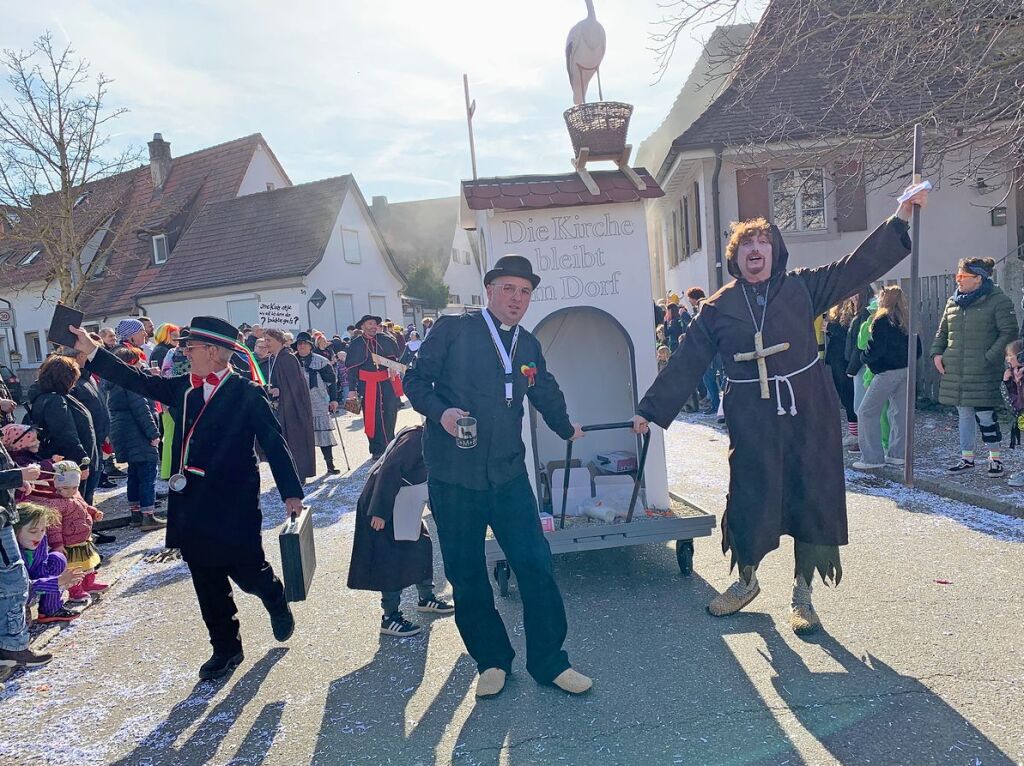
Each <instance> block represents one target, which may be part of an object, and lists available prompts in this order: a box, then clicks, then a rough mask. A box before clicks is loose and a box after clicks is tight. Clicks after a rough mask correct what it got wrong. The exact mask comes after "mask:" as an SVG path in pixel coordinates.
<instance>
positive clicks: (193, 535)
mask: <svg viewBox="0 0 1024 766" xmlns="http://www.w3.org/2000/svg"><path fill="white" fill-rule="evenodd" d="M89 366H90V369H91V370H92V371H93V372H95V373H97V374H98V375H99V376H100V377H102V378H104V379H105V380H109V381H111V382H113V383H116V384H118V385H119V386H123V387H124V388H127V389H129V390H131V391H134V392H135V393H137V394H140V395H141V396H144V397H146V398H147V399H154V400H156V401H158V402H162V403H163V404H166V405H170V406H171V412H172V413H173V417H174V443H173V445H172V450H171V456H172V457H171V467H172V472H174V473H177V472H178V471H179V469H180V465H179V464H180V462H181V441H182V434H183V433H184V432H185V431H186V430H190V429H192V427H193V426H194V431H193V437H192V442H191V447H190V450H189V460H188V468H191V469H193V470H187V469H186V470H185V471H184V473H185V475H186V477H187V480H188V484H187V486H186V487H185V489H184V491H183V492H171V493H170V494H169V495H168V498H167V514H168V519H167V547H169V548H180V549H181V554H182V557H183V558H184V559H185V561H187V562H188V563H190V564H196V565H198V566H231V565H235V564H262V563H263V561H264V554H263V545H262V542H261V538H260V530H261V527H262V523H263V514H262V513H261V512H260V472H259V464H258V463H257V461H256V451H255V449H254V443H255V442H257V441H258V442H259V444H260V447H261V448H262V450H263V452H264V453H265V454H266V456H267V462H269V463H270V470H271V472H272V473H273V474H274V480H275V481H276V482H277V488H278V490H279V491H280V493H281V498H282V499H285V498H289V497H300V498H301V497H303V492H302V483H301V482H300V481H299V478H298V476H296V474H295V465H294V464H293V462H292V456H291V453H290V452H289V451H288V445H287V444H286V443H285V441H284V437H283V436H282V434H281V426H280V425H279V424H278V422H277V418H275V417H274V413H273V411H272V410H271V409H270V402H269V401H268V400H267V395H266V392H265V391H264V390H263V388H262V387H260V386H258V385H257V384H255V383H253V382H252V381H250V380H245V379H243V378H241V377H240V376H238V375H236V374H229V375H228V376H227V377H225V378H224V380H223V381H222V382H221V383H220V385H219V386H218V387H217V390H216V393H215V394H214V395H213V396H212V397H211V398H210V400H209V402H208V404H207V406H206V408H205V410H203V406H202V396H201V395H200V394H195V393H193V394H192V395H191V396H190V397H189V399H188V407H187V412H184V413H183V409H186V408H184V407H183V405H184V403H185V401H186V396H187V395H188V394H190V393H191V392H193V391H200V390H201V389H193V388H192V383H191V380H190V379H189V376H188V375H177V376H175V377H172V378H160V377H154V376H152V375H149V374H147V373H144V372H142V371H140V370H138V369H135V368H132V367H128V366H127V365H126V364H123V363H121V361H120V360H118V359H117V357H115V356H113V355H112V354H111V353H109V352H107V351H104V350H103V349H100V350H98V351H97V352H96V357H95V358H94V359H93V361H92V362H90V364H89ZM197 399H198V401H197ZM201 410H202V411H203V415H202V417H201V418H200V419H199V421H198V423H196V416H197V414H198V413H199V412H200V411H201ZM183 418H184V423H183V422H182V420H183Z"/></svg>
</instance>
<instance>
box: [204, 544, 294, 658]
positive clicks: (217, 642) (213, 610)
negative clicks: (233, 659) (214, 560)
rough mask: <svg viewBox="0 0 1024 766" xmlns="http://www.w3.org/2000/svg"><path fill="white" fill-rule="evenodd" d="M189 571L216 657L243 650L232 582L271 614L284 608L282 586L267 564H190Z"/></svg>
mask: <svg viewBox="0 0 1024 766" xmlns="http://www.w3.org/2000/svg"><path fill="white" fill-rule="evenodd" d="M188 568H189V570H190V571H191V572H192V586H193V587H194V588H195V590H196V596H197V597H198V599H199V611H200V612H202V615H203V622H205V623H206V630H207V631H208V632H209V634H210V643H211V644H212V645H213V651H214V653H215V654H228V655H231V654H237V653H238V652H240V651H242V637H241V635H240V633H239V629H238V608H237V607H236V606H235V599H234V597H233V595H232V593H231V582H230V581H231V580H234V581H235V584H236V585H238V587H239V588H241V589H242V590H244V591H245V592H246V593H251V594H252V595H254V596H258V597H259V598H260V600H261V601H262V602H263V605H264V606H265V607H266V608H267V611H268V612H270V613H273V612H275V611H278V610H280V609H283V608H284V607H285V606H287V603H288V602H287V600H286V599H285V595H284V585H282V584H281V581H280V580H279V579H277V577H276V576H275V575H274V570H273V569H271V568H270V564H268V563H267V562H266V561H264V562H263V563H262V564H238V565H235V566H223V567H206V566H198V565H196V564H189V565H188Z"/></svg>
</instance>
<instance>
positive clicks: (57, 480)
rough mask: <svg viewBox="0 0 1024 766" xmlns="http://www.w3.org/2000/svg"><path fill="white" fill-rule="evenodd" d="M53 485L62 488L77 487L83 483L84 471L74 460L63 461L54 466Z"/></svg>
mask: <svg viewBox="0 0 1024 766" xmlns="http://www.w3.org/2000/svg"><path fill="white" fill-rule="evenodd" d="M53 483H54V485H55V486H56V487H57V488H58V489H60V488H61V487H77V486H78V485H79V484H81V483H82V469H81V468H79V467H78V463H76V462H75V461H74V460H61V461H59V462H57V463H54V464H53Z"/></svg>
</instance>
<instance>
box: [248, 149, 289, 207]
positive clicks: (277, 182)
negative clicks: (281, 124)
mask: <svg viewBox="0 0 1024 766" xmlns="http://www.w3.org/2000/svg"><path fill="white" fill-rule="evenodd" d="M268 183H272V184H273V185H274V188H275V189H283V188H285V187H286V186H291V183H289V181H288V179H287V178H285V176H284V174H283V173H282V172H281V169H280V168H279V167H278V165H277V163H276V162H274V159H273V158H272V157H271V156H270V152H269V151H268V150H267V149H266V147H264V146H263V145H262V144H260V145H258V146H257V147H256V151H255V152H253V155H252V159H251V160H249V167H248V168H247V169H246V171H245V176H244V177H243V178H242V183H241V184H239V187H238V196H239V197H242V196H244V195H246V194H256V193H257V192H265V191H267V184H268Z"/></svg>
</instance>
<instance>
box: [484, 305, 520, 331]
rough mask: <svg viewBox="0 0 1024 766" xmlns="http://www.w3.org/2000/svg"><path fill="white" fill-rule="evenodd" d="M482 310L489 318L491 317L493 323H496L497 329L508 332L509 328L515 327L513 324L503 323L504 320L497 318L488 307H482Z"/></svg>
mask: <svg viewBox="0 0 1024 766" xmlns="http://www.w3.org/2000/svg"><path fill="white" fill-rule="evenodd" d="M484 311H486V312H487V313H488V314H490V315H491V319H493V320H494V323H495V324H496V325H498V329H499V330H504V331H505V332H508V331H509V330H514V329H515V325H510V324H505V323H504V322H502V321H501V320H499V319H498V317H496V316H495V315H494V312H493V311H491V310H490V309H484Z"/></svg>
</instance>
